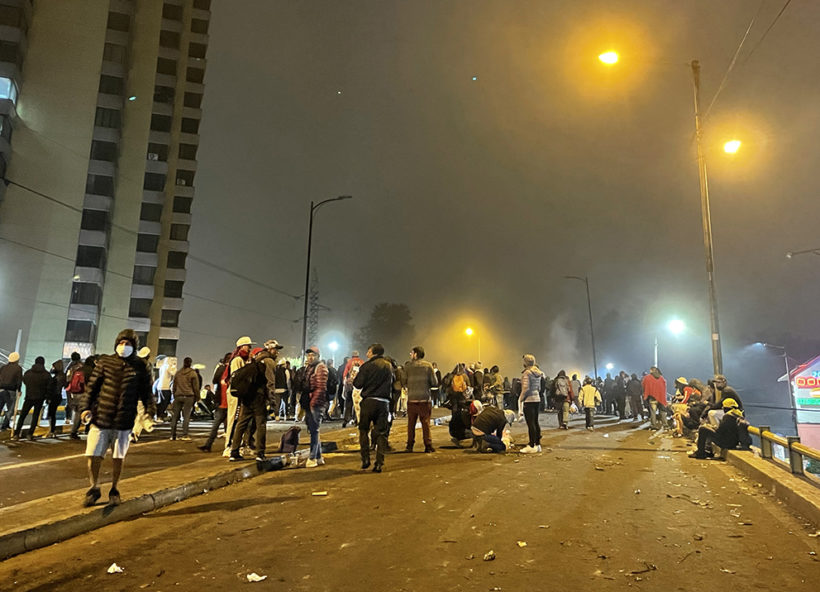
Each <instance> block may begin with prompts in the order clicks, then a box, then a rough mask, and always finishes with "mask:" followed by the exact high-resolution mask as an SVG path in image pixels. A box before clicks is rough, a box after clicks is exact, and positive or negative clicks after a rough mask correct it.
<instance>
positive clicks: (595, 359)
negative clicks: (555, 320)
mask: <svg viewBox="0 0 820 592" xmlns="http://www.w3.org/2000/svg"><path fill="white" fill-rule="evenodd" d="M564 279H566V280H578V281H579V282H584V285H586V288H587V310H588V311H589V336H590V339H591V340H592V370H593V372H594V373H595V375H594V376H593V377H592V378H593V380H595V379H597V378H598V357H597V355H596V353H595V329H594V328H593V325H592V299H591V298H590V297H589V277H588V276H584V277H581V276H577V275H565V276H564Z"/></svg>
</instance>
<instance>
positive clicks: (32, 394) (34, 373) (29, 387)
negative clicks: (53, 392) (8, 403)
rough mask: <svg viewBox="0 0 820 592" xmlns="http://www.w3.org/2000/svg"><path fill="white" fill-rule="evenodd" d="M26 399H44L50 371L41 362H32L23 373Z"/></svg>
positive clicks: (47, 390) (47, 388) (49, 380)
mask: <svg viewBox="0 0 820 592" xmlns="http://www.w3.org/2000/svg"><path fill="white" fill-rule="evenodd" d="M23 384H24V385H26V400H27V401H45V400H46V397H47V396H48V393H49V386H50V385H51V373H50V372H49V371H48V370H46V367H45V366H44V365H43V364H34V366H32V367H31V368H29V369H28V370H26V373H25V374H23Z"/></svg>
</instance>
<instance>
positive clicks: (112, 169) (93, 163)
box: [88, 158, 117, 177]
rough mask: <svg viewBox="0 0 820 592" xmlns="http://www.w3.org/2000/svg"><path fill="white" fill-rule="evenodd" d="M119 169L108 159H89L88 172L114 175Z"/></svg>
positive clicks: (106, 175)
mask: <svg viewBox="0 0 820 592" xmlns="http://www.w3.org/2000/svg"><path fill="white" fill-rule="evenodd" d="M116 171H117V167H116V165H115V164H114V163H113V162H109V161H107V160H94V159H93V158H92V159H91V160H89V161H88V173H89V174H90V175H103V176H105V177H113V176H114V175H115V173H116Z"/></svg>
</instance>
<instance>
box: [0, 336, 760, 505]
mask: <svg viewBox="0 0 820 592" xmlns="http://www.w3.org/2000/svg"><path fill="white" fill-rule="evenodd" d="M282 348H283V346H282V345H281V344H280V343H279V342H278V341H276V340H275V339H270V340H268V341H265V342H264V343H263V344H262V345H261V346H258V345H257V344H256V343H255V342H253V341H252V339H251V338H250V337H248V336H243V337H240V338H239V339H238V340H237V341H236V343H235V346H234V349H233V350H232V351H230V352H228V353H226V354H225V355H224V356H223V357H222V358H221V359H220V360H219V362H218V364H217V365H216V369H215V371H214V374H213V376H212V379H211V381H210V383H206V382H205V381H204V380H203V377H202V375H201V373H200V370H202V369H204V366H203V365H197V364H193V360H192V359H191V358H189V357H186V358H184V359H183V363H182V367H181V368H177V367H176V358H168V357H163V356H158V357H157V359H156V362H157V365H158V367H157V368H156V370H155V369H154V367H153V365H152V363H151V362H150V355H151V352H150V350H149V349H148V348H145V347H143V348H142V349H139V340H138V337H137V334H136V333H135V332H134V331H133V330H131V329H126V330H124V331H122V332H121V333H120V334H119V335H118V336H117V339H116V341H115V343H114V350H115V352H114V353H113V354H104V355H98V356H91V357H88V358H86V359H85V360H82V359H81V357H80V355H79V354H77V353H74V354H72V355H71V359H70V361H69V363H68V365H67V366H66V367H65V368H64V362H63V360H57V361H55V362H54V363H52V365H51V368H50V370H49V369H47V368H46V366H45V360H44V359H43V358H42V357H38V358H36V360H35V363H34V365H33V366H32V367H31V368H30V369H28V370H27V371H26V372H23V370H22V368H21V367H20V364H19V355H17V354H16V353H12V354H11V355H10V356H9V358H8V363H7V364H5V365H3V366H2V367H0V412H4V415H5V418H4V422H3V425H2V428H3V429H13V435H12V439H13V440H19V439H20V437H21V436H22V430H23V426H24V422H25V420H26V418H27V416H28V415H29V413H31V424H30V428H29V432H28V438H29V439H30V440H32V439H34V438H35V428H36V427H37V426H38V425H39V421H40V414H41V412H42V410H43V407H44V406H47V411H48V418H49V425H50V431H49V434H48V436H50V437H57V430H56V420H57V411H58V407H59V406H60V405H61V403H62V401H63V399H65V407H64V408H65V422H66V424H68V425H71V429H70V432H69V437H70V438H72V439H80V435H79V432H80V430H81V429H84V430H85V433H86V434H87V438H86V453H85V454H86V456H87V457H88V473H89V482H90V485H91V488H90V489H89V490H88V492H87V493H86V497H85V503H86V505H93V504H95V503H96V502H97V500H98V499H99V498H100V497H101V493H100V488H99V472H100V466H101V463H102V461H103V458H104V456H105V454H106V451H108V450H109V449H111V450H112V452H113V454H112V457H113V478H112V488H111V491H110V492H109V504H113V505H116V504H118V503H119V500H120V494H119V491H118V490H117V485H118V482H119V478H120V474H121V471H122V466H123V461H124V458H125V456H126V453H127V451H128V448H129V445H130V444H131V443H133V442H136V441H138V440H139V438H140V436H141V434H142V432H143V431H151V430H152V429H153V426H154V425H155V424H156V423H162V422H165V421H169V422H170V438H171V439H172V440H175V439H177V438H179V439H180V440H183V441H190V440H191V438H190V436H189V422H190V420H191V417H192V415H193V414H194V413H199V414H200V415H201V416H204V417H208V418H209V419H210V420H211V429H210V432H209V435H208V437H207V439H206V441H205V442H204V444H202V445H201V446H199V449H200V450H202V451H203V452H211V451H212V449H213V446H214V443H215V442H216V440H217V439H218V437H219V435H220V429H222V430H223V432H222V433H223V435H224V442H225V443H224V446H223V449H222V454H223V456H225V457H227V459H228V460H229V461H230V462H239V461H244V460H246V459H248V460H250V459H255V460H256V461H257V462H264V461H265V460H266V451H267V442H266V436H267V429H266V425H267V422H268V421H269V420H273V421H280V420H302V419H304V422H305V424H306V427H307V430H308V432H309V434H310V445H309V450H308V459H307V463H306V466H307V467H309V468H312V467H318V466H321V465H324V464H325V459H324V457H323V455H322V445H321V439H320V426H321V424H322V423H323V422H325V421H333V420H336V421H341V422H342V425H343V426H352V425H355V426H357V427H358V431H359V443H360V454H361V462H362V469H363V470H364V469H368V468H370V467H371V452H375V461H374V463H373V464H372V470H373V471H374V472H376V473H379V472H381V471H382V470H383V467H384V462H385V453H386V452H388V451H391V450H392V449H391V448H390V445H389V443H388V438H389V435H390V431H391V429H392V426H393V420H394V418H395V417H397V416H399V415H404V416H406V417H407V435H406V446H405V451H406V452H413V451H414V447H415V439H416V431H417V428H416V426H417V423H418V424H420V426H421V432H422V441H423V446H424V448H423V450H424V452H425V453H433V452H435V448H434V447H433V441H432V437H431V433H430V424H431V417H432V409H433V408H434V407H445V408H447V409H448V410H449V411H450V414H449V418H446V419H445V420H446V422H447V424H448V430H449V434H450V437H451V441H452V442H453V444H454V445H455V446H458V447H463V446H467V445H470V446H472V447H475V448H477V449H478V451H480V452H496V453H497V452H504V451H506V450H509V449H510V447H511V442H512V440H511V436H510V431H509V427H510V426H511V425H513V424H514V423H515V422H516V421H518V422H524V423H526V426H527V438H528V442H527V445H526V446H523V447H521V448H520V450H519V452H521V453H524V454H532V453H538V452H541V437H542V436H541V424H540V421H539V415H540V414H541V413H543V412H546V411H550V412H555V413H556V414H557V418H558V428H559V429H564V430H567V429H569V428H570V417H571V415H572V414H574V413H580V412H581V410H583V413H584V417H585V427H586V429H587V430H590V431H592V430H594V417H595V415H596V414H608V415H613V416H616V417H618V418H619V420H624V421H625V420H629V419H631V420H632V421H634V422H638V421H640V422H643V421H645V419H646V418H648V419H649V428H650V429H654V430H671V431H672V432H673V433H674V435H675V436H678V437H683V436H691V437H692V439H693V440H694V439H695V438H696V439H697V449H696V450H694V451H693V452H692V456H694V457H695V458H707V457H708V456H709V455H711V454H713V447H712V444H714V445H716V446H718V447H720V448H734V447H736V446H738V445H741V446H746V445H748V435H747V434H746V431H745V426H746V425H747V424H746V423H745V421H744V419H743V404H742V402H741V400H740V397H739V396H738V394H737V392H736V391H735V390H734V389H733V388H732V387H731V386H729V385H728V384H727V381H726V377H725V376H723V375H717V376H715V377H714V378H712V379H711V380H708V381H707V382H706V383H704V382H702V381H700V380H698V379H696V378H692V379H686V378H684V377H680V378H678V379H676V380H675V381H674V383H673V392H672V393H669V392H668V388H667V387H668V385H667V382H666V379H665V378H664V376H663V374H662V373H661V371H660V369H659V368H657V367H656V366H653V367H651V368H650V369H649V371H648V372H644V373H643V374H642V376H641V377H640V378H639V377H638V375H637V374H636V373H632V374H628V373H627V372H625V371H621V372H619V373H618V374H617V375H616V376H615V377H613V376H612V375H611V374H607V375H606V377H605V378H603V379H602V378H600V377H594V378H593V377H590V376H585V377H584V378H583V380H581V379H579V377H578V375H577V374H573V375H572V376H571V377H569V376H567V373H566V372H565V371H564V370H560V371H559V372H558V373H557V374H556V375H555V377H554V378H550V377H549V376H548V375H547V374H546V373H545V372H544V371H543V370H541V369H540V368H539V367H538V365H537V364H536V359H535V356H534V355H532V354H525V355H524V356H523V358H522V370H521V374H520V376H518V377H515V378H513V380H512V381H510V380H509V378H508V377H504V376H502V374H501V372H500V369H499V367H498V366H497V365H494V366H492V367H490V368H486V367H484V366H483V364H482V363H481V362H475V363H469V364H468V363H459V364H456V365H455V367H454V368H453V369H452V370H451V371H450V372H447V373H446V374H444V375H442V373H441V371H440V370H439V368H438V366H437V364H436V363H435V362H433V363H430V362H428V361H427V360H425V350H424V348H423V347H421V346H415V347H413V348H412V349H411V350H410V351H409V354H408V357H409V359H408V360H407V361H406V362H405V363H403V364H400V363H398V362H397V361H396V359H395V358H392V357H389V356H387V355H385V350H384V347H383V346H382V345H381V344H379V343H374V344H372V345H371V346H370V347H369V348H368V350H367V353H366V356H365V358H362V357H361V356H360V355H359V352H358V351H353V352H351V355H350V356H349V357H346V358H345V359H344V361H343V362H342V364H341V365H340V366H339V367H338V368H337V367H335V365H334V363H333V360H330V359H328V360H322V359H321V357H320V351H319V349H318V348H317V347H315V346H311V347H309V348H308V349H307V350H306V351H305V352H304V363H303V364H302V365H301V366H299V367H298V368H294V367H292V366H291V363H290V361H288V360H284V359H280V355H279V354H280V351H281V350H282ZM22 387H25V390H24V393H25V396H24V399H23V404H22V409H21V410H20V414H19V417H18V420H17V423H16V425H14V426H12V425H11V423H10V417H12V415H13V408H14V406H15V405H16V393H17V392H18V391H20V390H21V388H22ZM180 421H181V423H182V427H181V430H180V428H179V427H178V426H179V423H180ZM298 430H299V428H298V427H295V426H294V427H291V428H290V430H289V431H292V432H293V433H296V434H297V435H296V437H297V439H298ZM283 441H284V440H283Z"/></svg>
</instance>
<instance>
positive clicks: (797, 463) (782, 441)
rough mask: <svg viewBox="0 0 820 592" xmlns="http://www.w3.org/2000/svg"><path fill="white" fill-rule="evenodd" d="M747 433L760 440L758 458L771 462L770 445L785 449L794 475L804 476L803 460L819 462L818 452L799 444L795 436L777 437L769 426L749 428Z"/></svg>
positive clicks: (819, 455) (819, 452)
mask: <svg viewBox="0 0 820 592" xmlns="http://www.w3.org/2000/svg"><path fill="white" fill-rule="evenodd" d="M749 433H750V434H752V435H754V436H757V437H758V438H760V456H761V457H763V458H765V459H769V460H771V459H772V458H773V456H772V445H773V444H777V445H779V446H782V447H783V448H785V449H786V451H787V452H788V456H789V468H790V469H791V472H792V473H794V474H795V475H804V474H805V472H804V470H803V464H804V463H803V459H804V458H811V459H813V460H816V461H818V462H820V450H815V449H814V448H811V447H810V446H806V445H805V444H801V443H800V438H799V437H797V436H787V437H785V438H784V437H783V436H778V435H777V434H774V433H772V431H771V426H759V427H755V426H752V425H750V426H749Z"/></svg>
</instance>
